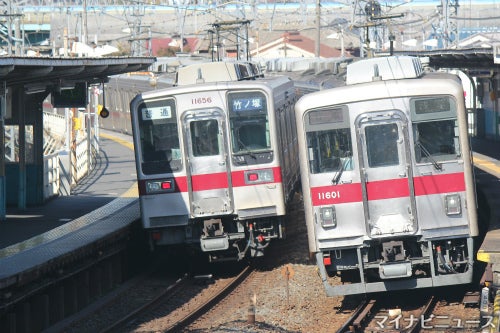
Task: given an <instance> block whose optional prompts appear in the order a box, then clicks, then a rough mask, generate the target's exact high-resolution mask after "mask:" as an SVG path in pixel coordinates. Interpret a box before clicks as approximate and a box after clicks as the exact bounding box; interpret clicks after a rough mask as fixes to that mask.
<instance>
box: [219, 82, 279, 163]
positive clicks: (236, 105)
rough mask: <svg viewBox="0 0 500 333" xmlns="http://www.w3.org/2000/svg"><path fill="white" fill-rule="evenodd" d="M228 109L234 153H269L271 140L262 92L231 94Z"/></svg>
mask: <svg viewBox="0 0 500 333" xmlns="http://www.w3.org/2000/svg"><path fill="white" fill-rule="evenodd" d="M228 108H229V116H230V118H229V122H230V128H231V143H232V151H233V153H234V154H248V153H250V152H253V151H265V150H267V151H269V150H270V149H271V138H270V133H269V118H268V114H267V98H266V96H265V95H264V94H263V93H262V92H260V91H249V92H236V93H230V94H229V95H228Z"/></svg>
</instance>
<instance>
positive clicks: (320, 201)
mask: <svg viewBox="0 0 500 333" xmlns="http://www.w3.org/2000/svg"><path fill="white" fill-rule="evenodd" d="M413 184H414V187H415V195H416V196H422V195H430V194H440V193H451V192H463V191H465V180H464V174H463V172H459V173H452V174H445V175H432V176H422V177H414V178H413ZM366 189H367V194H368V200H381V199H392V198H401V197H407V196H409V195H410V191H409V188H408V179H407V178H402V179H388V180H380V181H375V182H368V183H367V184H366ZM311 200H312V204H313V206H321V205H332V204H342V203H350V202H361V201H362V200H363V196H362V192H361V183H356V184H340V185H329V186H320V187H312V188H311Z"/></svg>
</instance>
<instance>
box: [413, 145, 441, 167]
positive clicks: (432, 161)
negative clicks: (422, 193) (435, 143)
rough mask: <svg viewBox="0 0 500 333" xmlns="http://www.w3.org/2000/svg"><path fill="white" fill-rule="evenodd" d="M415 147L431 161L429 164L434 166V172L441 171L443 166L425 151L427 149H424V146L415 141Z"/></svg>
mask: <svg viewBox="0 0 500 333" xmlns="http://www.w3.org/2000/svg"><path fill="white" fill-rule="evenodd" d="M417 146H418V147H419V148H420V150H421V151H422V152H423V153H424V155H425V156H427V158H428V159H429V160H430V161H431V163H432V164H433V165H434V168H435V169H436V170H442V169H443V166H442V165H441V164H439V163H438V162H437V161H436V160H435V159H434V158H433V157H432V155H431V153H430V152H429V151H428V150H427V148H425V147H424V145H423V144H422V143H421V142H420V141H417Z"/></svg>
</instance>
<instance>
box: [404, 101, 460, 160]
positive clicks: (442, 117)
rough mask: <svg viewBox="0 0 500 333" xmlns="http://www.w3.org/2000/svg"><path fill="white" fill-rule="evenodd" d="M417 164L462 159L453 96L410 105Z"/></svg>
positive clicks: (411, 102) (413, 102) (414, 102)
mask: <svg viewBox="0 0 500 333" xmlns="http://www.w3.org/2000/svg"><path fill="white" fill-rule="evenodd" d="M410 106H411V118H412V122H413V131H414V133H413V135H414V138H415V159H416V161H417V163H436V162H441V161H450V160H456V159H457V158H458V157H460V156H461V152H460V143H459V139H458V122H457V120H456V118H457V107H456V102H455V100H454V99H453V98H452V97H451V96H433V97H419V98H414V99H412V100H411V101H410Z"/></svg>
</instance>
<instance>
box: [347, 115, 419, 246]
mask: <svg viewBox="0 0 500 333" xmlns="http://www.w3.org/2000/svg"><path fill="white" fill-rule="evenodd" d="M356 127H357V133H358V146H359V147H361V149H360V151H359V154H360V156H359V160H360V165H361V185H362V194H363V203H364V210H365V217H366V222H367V228H368V231H369V235H371V236H372V237H384V236H387V235H392V236H393V235H395V234H402V235H404V234H412V233H414V232H416V231H417V221H416V217H417V214H416V202H415V194H414V188H413V172H412V167H411V158H410V149H409V147H410V146H409V141H408V127H407V120H406V117H405V115H404V114H402V113H401V112H398V111H391V112H376V113H368V114H363V115H361V116H359V117H358V118H357V120H356Z"/></svg>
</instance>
